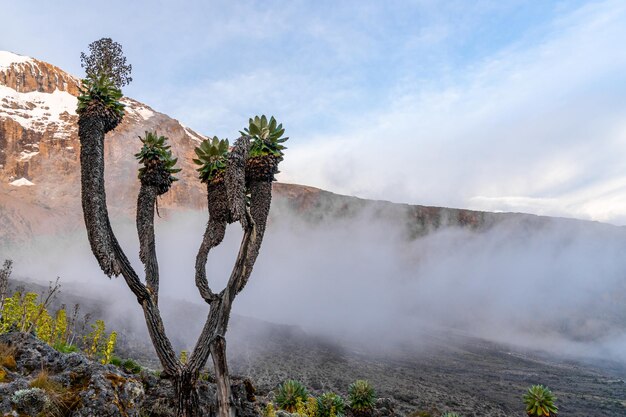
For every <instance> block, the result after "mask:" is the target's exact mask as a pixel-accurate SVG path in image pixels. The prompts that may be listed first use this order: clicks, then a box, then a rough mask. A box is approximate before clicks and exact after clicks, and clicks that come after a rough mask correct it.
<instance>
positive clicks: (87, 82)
mask: <svg viewBox="0 0 626 417" xmlns="http://www.w3.org/2000/svg"><path fill="white" fill-rule="evenodd" d="M78 90H79V91H80V95H79V96H78V107H77V108H76V113H78V114H80V113H82V112H84V111H85V110H86V109H87V108H88V107H89V105H90V104H91V103H93V102H94V101H99V102H100V103H102V104H103V105H104V106H105V107H107V108H108V109H110V110H111V111H113V113H115V115H116V116H117V117H119V118H122V117H123V116H124V105H123V104H122V103H120V101H119V100H120V99H121V98H122V90H120V89H119V88H117V87H116V86H115V84H113V82H112V81H111V80H110V79H109V77H107V75H106V74H101V75H98V76H88V77H87V78H84V79H83V80H81V86H80V87H79V88H78Z"/></svg>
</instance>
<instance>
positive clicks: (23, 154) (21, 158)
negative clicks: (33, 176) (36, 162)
mask: <svg viewBox="0 0 626 417" xmlns="http://www.w3.org/2000/svg"><path fill="white" fill-rule="evenodd" d="M38 154H39V151H34V152H28V151H22V152H20V156H19V157H18V158H17V160H18V161H21V162H25V161H30V160H31V158H32V157H33V156H35V155H38Z"/></svg>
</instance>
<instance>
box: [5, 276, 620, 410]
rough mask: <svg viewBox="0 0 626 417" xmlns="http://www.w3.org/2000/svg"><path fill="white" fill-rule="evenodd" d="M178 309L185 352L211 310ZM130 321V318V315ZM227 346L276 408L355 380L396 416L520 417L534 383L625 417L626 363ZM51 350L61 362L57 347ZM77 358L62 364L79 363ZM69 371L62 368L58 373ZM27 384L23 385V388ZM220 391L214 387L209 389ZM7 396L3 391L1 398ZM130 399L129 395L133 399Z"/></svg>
mask: <svg viewBox="0 0 626 417" xmlns="http://www.w3.org/2000/svg"><path fill="white" fill-rule="evenodd" d="M18 286H22V287H23V286H26V287H27V288H28V289H29V290H35V291H37V292H41V291H43V290H44V288H43V287H36V286H32V284H27V283H24V282H22V283H17V282H14V281H13V282H12V283H11V287H12V288H16V287H18ZM77 301H80V302H81V304H82V306H83V311H85V312H87V311H88V312H90V313H91V315H92V318H94V319H95V318H98V317H99V316H100V314H101V312H102V310H103V309H104V306H102V305H99V303H98V301H97V300H95V299H88V298H81V297H80V296H77V295H75V294H72V293H71V291H69V290H67V291H66V290H63V291H62V292H61V295H60V297H59V299H58V300H56V301H55V303H57V304H58V303H61V302H63V303H67V305H68V306H71V305H72V303H74V302H77ZM166 304H170V303H166ZM130 307H133V306H130ZM130 307H129V308H130ZM174 307H175V308H174V309H173V311H176V312H177V313H178V314H180V315H182V316H184V318H185V320H186V323H187V325H186V326H169V327H168V329H169V330H170V331H171V332H170V336H171V337H172V339H173V342H174V345H175V347H176V348H177V349H179V350H180V349H182V348H185V347H184V345H182V344H181V341H182V340H187V339H190V338H192V339H193V338H195V337H197V334H198V332H199V327H200V326H201V325H202V323H201V321H200V322H198V323H195V322H193V321H190V320H189V319H188V318H189V317H203V316H204V313H205V312H204V309H203V307H202V306H197V305H195V304H188V303H183V304H174ZM164 314H167V315H168V316H169V317H170V319H174V320H176V317H174V316H173V314H174V313H173V312H172V311H167V310H166V311H165V312H164ZM124 316H125V317H128V315H127V314H126V313H125V314H124ZM107 325H109V326H110V328H111V329H116V330H118V331H119V332H120V339H119V340H120V344H119V347H118V349H117V354H118V355H119V356H121V357H123V358H128V357H130V358H133V359H136V360H137V361H138V362H140V363H141V364H142V365H144V366H147V367H149V368H152V369H157V368H158V367H159V364H158V362H157V361H156V360H155V356H154V353H153V351H152V348H151V346H150V343H149V340H148V337H147V334H146V332H145V328H144V326H142V325H141V323H138V327H124V326H123V325H122V323H114V322H111V323H109V322H107ZM227 340H228V354H229V363H230V365H231V370H232V372H233V373H234V374H236V375H237V376H238V378H239V379H238V380H239V381H242V380H243V379H244V378H249V379H250V380H251V381H253V384H254V385H255V387H256V391H257V398H258V401H259V403H260V404H264V403H265V402H266V401H271V400H272V399H273V396H274V393H273V391H274V390H275V389H276V387H277V386H278V385H279V384H280V383H281V382H283V381H284V380H286V379H297V380H300V381H301V382H303V383H304V384H305V385H306V386H307V387H308V388H309V389H310V390H311V391H312V393H313V394H316V395H318V394H321V393H323V392H326V391H333V392H337V393H339V394H341V395H343V396H345V395H346V394H347V388H348V386H349V384H350V383H352V382H353V381H354V380H356V379H367V380H369V381H370V382H371V383H372V385H373V386H374V387H375V389H376V391H377V396H378V397H382V398H390V399H391V402H392V404H393V406H394V410H395V413H396V414H397V415H406V416H415V417H418V416H420V417H421V416H429V415H430V416H433V417H439V416H440V415H441V413H442V412H445V411H455V412H458V413H459V414H460V415H461V416H465V417H470V416H481V417H496V416H498V417H500V416H520V417H521V416H523V415H524V413H523V404H522V399H521V397H522V395H523V393H524V391H525V390H526V388H527V387H528V386H530V385H532V384H537V383H541V384H545V385H547V386H548V387H550V388H551V389H552V390H553V391H554V392H555V394H556V396H557V397H558V401H557V404H558V406H559V410H560V415H564V416H575V417H589V416H593V417H618V416H624V415H626V384H625V382H624V381H625V380H626V365H624V364H623V363H615V362H610V361H604V362H599V361H594V362H589V361H583V360H580V359H576V360H574V359H572V358H565V357H564V356H560V357H555V356H554V355H552V356H550V355H547V354H545V353H541V352H529V351H528V350H523V349H521V348H515V347H512V346H505V345H502V344H497V343H493V342H489V341H485V340H481V339H477V338H473V337H469V336H467V335H461V334H458V333H453V332H450V331H447V332H446V331H437V332H434V331H433V332H431V333H425V334H423V335H422V336H421V337H420V340H419V343H410V342H407V343H405V344H403V345H396V346H395V347H394V348H390V347H388V346H387V347H385V348H384V349H383V348H377V346H380V341H379V340H376V339H372V340H371V343H366V344H362V345H359V346H355V345H353V344H350V343H339V342H337V341H336V340H330V339H327V338H322V337H317V336H314V335H311V334H307V333H306V332H304V331H303V330H302V329H300V328H299V327H297V326H287V325H278V324H274V323H269V322H264V321H261V320H256V319H252V318H247V317H240V316H234V317H233V318H232V320H231V326H230V329H229V333H228V334H227ZM0 341H1V339H0ZM42 349H44V350H45V351H46V352H49V354H50V355H53V356H54V355H57V356H58V354H56V353H55V352H54V351H52V352H50V350H51V349H49V348H48V347H44V348H42ZM46 354H48V353H46ZM40 356H41V355H40ZM40 356H36V355H35V356H34V358H35V359H32V360H30V362H29V363H31V364H36V365H37V366H36V367H33V369H35V368H36V369H37V370H39V369H40V368H41V365H40V362H41V361H40V359H38V358H39V357H40ZM44 356H45V355H44ZM69 358H70V357H68V358H67V359H63V360H64V361H65V362H59V363H61V364H63V363H64V364H65V365H67V366H70V364H69V362H68V361H69V360H70V359H69ZM71 360H73V361H79V359H76V358H75V359H71ZM53 362H54V361H53ZM79 362H80V361H79ZM55 363H56V362H55ZM65 365H58V364H57V365H55V366H56V368H54V369H62V368H63V367H64V366H65ZM33 366H34V365H33ZM97 369H98V373H96V375H99V376H98V377H97V378H96V379H95V381H96V382H94V384H96V383H102V381H103V378H104V381H105V380H106V376H103V375H104V374H105V373H106V372H112V373H113V374H114V375H120V376H122V377H124V378H128V379H129V380H130V381H134V380H137V381H139V383H141V384H142V385H138V386H143V390H144V395H146V394H145V393H147V395H148V398H152V400H150V399H148V400H145V399H144V400H142V401H140V403H141V404H144V405H146V404H152V405H151V407H152V406H153V405H154V404H161V402H163V401H165V400H163V398H166V397H167V394H166V392H167V389H168V388H164V389H165V391H163V390H162V391H160V393H158V394H153V393H154V391H150V389H146V388H145V387H146V381H144V379H145V378H146V377H147V378H148V379H147V382H148V386H150V384H153V386H154V382H150V381H154V378H153V377H151V376H150V375H151V374H150V375H147V374H146V376H145V377H141V376H139V377H138V376H132V375H125V374H124V373H123V371H120V370H119V369H117V368H114V367H103V366H100V365H97ZM208 371H209V372H210V369H209V370H208ZM32 372H34V371H29V373H28V374H29V375H30V374H32ZM55 372H56V371H55ZM61 374H62V373H61ZM142 378H143V379H142ZM97 381H100V382H97ZM25 383H26V382H25V381H22V383H21V384H22V385H20V387H22V386H24V384H25ZM159 386H160V385H159ZM165 386H166V385H165ZM211 389H212V388H207V392H208V391H210V390H211ZM3 395H4V394H2V393H1V392H0V398H2V397H3ZM123 395H124V396H125V397H124V398H127V397H128V398H130V396H131V393H123ZM159 398H162V399H161V400H159ZM5 402H6V401H5ZM146 406H147V405H146ZM207 407H210V405H207ZM77 415H80V414H77ZM154 415H158V414H154ZM165 415H166V414H165Z"/></svg>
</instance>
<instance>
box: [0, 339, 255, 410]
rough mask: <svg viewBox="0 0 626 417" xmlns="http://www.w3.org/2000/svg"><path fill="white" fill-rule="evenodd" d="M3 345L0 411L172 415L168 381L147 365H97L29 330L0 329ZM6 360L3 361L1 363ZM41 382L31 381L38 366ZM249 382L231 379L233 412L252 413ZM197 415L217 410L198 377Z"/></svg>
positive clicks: (205, 384) (209, 391)
mask: <svg viewBox="0 0 626 417" xmlns="http://www.w3.org/2000/svg"><path fill="white" fill-rule="evenodd" d="M0 344H3V346H4V349H7V347H8V348H9V349H12V350H13V353H12V356H13V357H14V359H15V361H14V366H9V368H10V369H7V368H5V367H0V369H2V370H3V371H4V372H5V373H6V374H5V376H4V378H3V380H2V381H0V415H2V416H5V415H12V414H11V413H12V412H19V413H22V414H26V415H32V416H35V415H67V416H70V415H71V416H72V417H92V416H108V417H139V416H140V415H141V416H144V415H150V416H158V417H169V416H172V417H173V416H174V389H173V386H172V383H171V382H170V381H168V380H163V379H160V378H158V377H156V376H155V375H154V374H152V373H151V372H149V371H142V372H141V374H139V375H132V374H128V373H126V372H125V371H123V370H122V369H121V368H118V367H116V366H113V365H101V364H99V363H98V362H94V361H91V360H89V359H87V358H86V357H84V356H83V355H82V354H80V353H70V354H64V353H60V352H57V351H56V350H54V349H52V348H51V347H50V346H48V345H46V344H45V343H43V342H42V341H40V340H39V339H37V338H35V337H34V336H32V335H30V334H24V333H7V334H3V335H0ZM5 365H6V364H5ZM42 370H43V372H46V373H47V380H48V381H49V382H48V383H46V384H45V385H44V386H42V388H38V387H31V385H33V380H34V379H35V378H37V376H38V375H40V373H41V372H42ZM250 386H251V385H250V382H249V381H248V380H243V379H234V380H233V397H234V401H235V405H236V410H237V415H238V416H241V417H256V416H258V415H259V407H258V406H257V404H256V403H255V401H254V399H251V398H250V394H249V391H250V388H249V387H250ZM198 388H199V392H200V406H201V415H204V416H214V415H216V414H217V405H216V401H215V385H214V384H213V383H211V382H209V381H199V387H198Z"/></svg>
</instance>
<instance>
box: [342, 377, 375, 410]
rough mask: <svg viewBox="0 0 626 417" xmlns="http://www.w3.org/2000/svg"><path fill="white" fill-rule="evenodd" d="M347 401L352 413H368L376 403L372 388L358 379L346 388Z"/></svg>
mask: <svg viewBox="0 0 626 417" xmlns="http://www.w3.org/2000/svg"><path fill="white" fill-rule="evenodd" d="M348 400H349V402H350V408H351V409H352V410H353V411H357V412H365V411H369V410H371V409H373V408H374V404H375V403H376V398H375V393H374V388H372V386H371V385H370V383H369V382H367V381H365V380H362V379H359V380H357V381H355V382H353V383H352V384H350V387H348Z"/></svg>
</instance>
